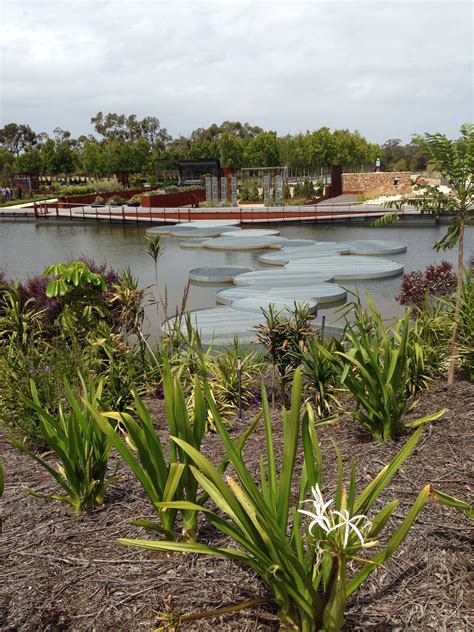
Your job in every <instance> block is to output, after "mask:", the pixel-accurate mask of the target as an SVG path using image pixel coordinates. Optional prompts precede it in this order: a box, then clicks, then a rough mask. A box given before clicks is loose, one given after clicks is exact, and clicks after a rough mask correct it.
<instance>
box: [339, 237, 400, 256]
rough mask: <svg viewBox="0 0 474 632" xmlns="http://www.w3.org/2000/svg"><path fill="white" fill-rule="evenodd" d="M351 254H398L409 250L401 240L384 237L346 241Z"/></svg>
mask: <svg viewBox="0 0 474 632" xmlns="http://www.w3.org/2000/svg"><path fill="white" fill-rule="evenodd" d="M346 243H347V244H348V246H349V254H351V255H367V256H372V255H373V256H377V255H396V254H399V253H401V252H406V251H407V245H406V244H402V243H401V242H399V241H389V240H383V239H356V240H354V241H348V242H346Z"/></svg>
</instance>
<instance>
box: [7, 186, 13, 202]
mask: <svg viewBox="0 0 474 632" xmlns="http://www.w3.org/2000/svg"><path fill="white" fill-rule="evenodd" d="M11 199H12V192H11V190H10V187H8V186H7V187H5V200H6V201H7V202H10V200H11Z"/></svg>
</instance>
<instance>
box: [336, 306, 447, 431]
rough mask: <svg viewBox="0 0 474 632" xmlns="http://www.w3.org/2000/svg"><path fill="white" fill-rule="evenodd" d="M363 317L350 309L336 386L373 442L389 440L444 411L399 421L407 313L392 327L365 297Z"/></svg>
mask: <svg viewBox="0 0 474 632" xmlns="http://www.w3.org/2000/svg"><path fill="white" fill-rule="evenodd" d="M366 298H367V303H368V306H369V314H367V313H366V312H365V310H364V309H363V307H362V305H361V304H360V302H356V303H354V304H353V306H352V309H353V312H354V315H355V322H354V323H353V324H350V325H349V326H348V327H347V328H346V332H345V339H346V344H347V351H346V352H342V351H338V352H337V354H338V355H339V357H340V358H341V360H342V363H341V383H342V384H344V385H345V386H346V387H347V388H348V389H349V391H350V392H351V393H352V395H354V397H355V399H356V410H355V411H352V412H351V415H352V416H353V417H354V419H356V420H357V421H358V422H359V423H360V424H361V426H362V427H363V428H365V429H366V430H368V431H369V432H370V433H371V434H372V436H373V438H374V439H375V440H376V441H389V440H391V439H394V438H395V437H396V436H397V435H398V434H400V433H401V432H402V431H403V430H404V429H405V427H416V426H418V425H420V424H422V423H425V422H428V421H433V420H435V419H438V418H439V417H441V416H442V415H443V414H444V413H445V412H446V410H442V411H439V412H437V413H435V414H433V415H428V416H426V417H423V418H422V419H418V420H417V421H416V422H405V420H404V417H405V414H406V412H407V411H408V410H409V409H410V406H409V394H410V381H411V376H410V361H415V358H413V357H412V358H411V357H410V351H416V349H410V314H409V312H408V311H407V313H406V314H405V317H404V318H403V319H401V320H399V321H398V322H397V323H396V325H395V326H394V327H392V328H388V327H386V326H385V325H384V323H383V320H382V317H381V315H380V313H379V312H378V310H377V308H376V307H375V304H374V303H373V301H372V300H371V298H370V296H369V295H366Z"/></svg>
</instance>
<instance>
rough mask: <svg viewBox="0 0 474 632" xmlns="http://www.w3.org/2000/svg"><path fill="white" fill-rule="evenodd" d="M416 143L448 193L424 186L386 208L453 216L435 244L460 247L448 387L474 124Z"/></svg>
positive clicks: (472, 209) (473, 195) (473, 206)
mask: <svg viewBox="0 0 474 632" xmlns="http://www.w3.org/2000/svg"><path fill="white" fill-rule="evenodd" d="M414 140H415V142H416V143H417V144H418V145H419V146H420V148H421V150H422V151H423V152H424V153H425V155H426V157H427V158H428V162H429V163H431V164H432V165H433V167H434V168H435V169H436V170H437V171H439V173H440V174H441V175H442V176H443V177H444V178H445V179H446V182H447V184H448V187H449V191H448V192H446V191H445V190H443V189H441V188H440V187H437V186H429V185H428V186H426V187H425V192H424V195H423V196H420V197H415V196H407V197H404V198H402V199H401V200H397V201H396V202H389V203H388V204H387V206H391V207H392V208H396V209H398V210H400V208H401V207H402V206H403V205H404V204H410V205H412V206H414V207H415V208H417V209H419V210H420V211H421V212H422V213H429V214H430V215H433V216H435V217H438V216H439V215H441V214H449V215H451V216H452V220H451V222H450V224H449V226H448V230H447V232H446V235H444V237H443V238H442V239H440V240H439V241H437V242H436V243H435V245H434V248H435V249H436V250H437V251H439V250H450V249H452V248H454V247H455V246H456V245H457V246H458V266H457V282H456V303H455V309H454V326H453V332H452V336H451V345H450V354H449V355H450V357H449V369H448V386H451V385H452V384H453V382H454V373H455V370H456V358H457V355H458V353H457V339H458V329H459V318H460V314H461V291H462V281H463V270H464V229H465V225H466V220H468V219H471V218H473V217H474V124H472V123H465V124H464V125H462V126H461V136H460V138H459V139H458V140H455V141H452V140H450V139H449V138H447V137H446V136H445V135H444V134H440V133H434V134H429V133H426V134H424V136H420V137H415V139H414ZM397 218H398V214H397V213H396V212H395V213H389V214H388V215H386V216H385V217H382V218H381V220H379V221H378V222H375V224H376V225H379V226H383V225H385V224H389V223H391V222H393V221H395V220H396V219H397Z"/></svg>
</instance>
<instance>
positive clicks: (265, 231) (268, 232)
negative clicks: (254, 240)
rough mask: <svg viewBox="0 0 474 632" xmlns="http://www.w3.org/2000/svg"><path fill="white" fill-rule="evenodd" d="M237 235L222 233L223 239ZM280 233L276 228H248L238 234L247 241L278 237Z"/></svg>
mask: <svg viewBox="0 0 474 632" xmlns="http://www.w3.org/2000/svg"><path fill="white" fill-rule="evenodd" d="M236 234H237V233H235V232H227V233H221V236H222V237H235V236H236ZM279 234H280V231H279V230H277V229H276V228H246V229H243V230H242V231H241V232H240V233H238V235H239V237H245V239H247V238H250V237H269V236H278V235H279Z"/></svg>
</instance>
